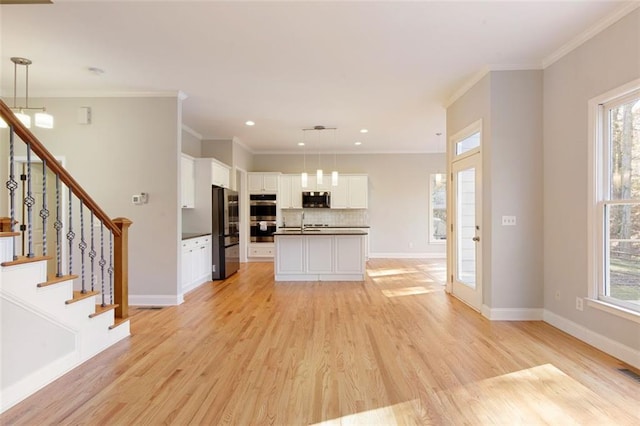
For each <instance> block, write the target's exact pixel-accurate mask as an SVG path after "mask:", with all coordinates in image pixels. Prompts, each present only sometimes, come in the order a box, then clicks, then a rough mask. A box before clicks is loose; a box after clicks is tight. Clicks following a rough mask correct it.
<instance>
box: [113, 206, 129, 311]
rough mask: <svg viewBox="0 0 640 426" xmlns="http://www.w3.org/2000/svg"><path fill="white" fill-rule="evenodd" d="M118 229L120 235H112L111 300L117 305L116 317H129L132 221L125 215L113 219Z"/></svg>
mask: <svg viewBox="0 0 640 426" xmlns="http://www.w3.org/2000/svg"><path fill="white" fill-rule="evenodd" d="M113 223H115V224H116V226H117V227H118V229H120V236H119V237H118V236H115V235H114V246H113V258H114V265H113V274H114V275H113V292H114V300H113V302H114V303H115V304H117V305H118V307H117V308H116V313H115V314H116V318H122V319H125V318H128V317H129V227H130V226H131V224H132V223H133V222H132V221H130V220H129V219H127V218H125V217H117V218H115V219H113Z"/></svg>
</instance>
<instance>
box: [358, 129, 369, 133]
mask: <svg viewBox="0 0 640 426" xmlns="http://www.w3.org/2000/svg"><path fill="white" fill-rule="evenodd" d="M367 132H369V131H368V130H367V129H360V133H367Z"/></svg>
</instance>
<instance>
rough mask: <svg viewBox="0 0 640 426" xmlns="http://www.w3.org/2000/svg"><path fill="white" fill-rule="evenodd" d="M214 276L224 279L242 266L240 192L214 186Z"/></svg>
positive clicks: (212, 192)
mask: <svg viewBox="0 0 640 426" xmlns="http://www.w3.org/2000/svg"><path fill="white" fill-rule="evenodd" d="M211 202H212V206H211V207H212V208H211V216H212V217H211V231H212V245H213V247H212V249H213V250H212V253H213V265H212V268H211V270H212V277H213V279H214V280H223V279H225V278H227V277H229V276H230V275H231V274H233V273H234V272H236V271H237V270H238V268H239V266H240V224H239V217H240V214H239V212H240V206H239V204H238V193H237V192H236V191H232V190H230V189H226V188H220V187H217V186H213V187H212V189H211Z"/></svg>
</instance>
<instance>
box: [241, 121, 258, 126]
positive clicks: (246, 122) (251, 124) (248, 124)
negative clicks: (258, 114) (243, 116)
mask: <svg viewBox="0 0 640 426" xmlns="http://www.w3.org/2000/svg"><path fill="white" fill-rule="evenodd" d="M244 124H246V125H247V126H255V125H256V123H254V122H253V121H251V120H249V121H245V122H244Z"/></svg>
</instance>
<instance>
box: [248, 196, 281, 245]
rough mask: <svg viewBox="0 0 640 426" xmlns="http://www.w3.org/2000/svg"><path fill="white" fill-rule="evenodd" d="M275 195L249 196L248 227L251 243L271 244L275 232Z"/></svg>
mask: <svg viewBox="0 0 640 426" xmlns="http://www.w3.org/2000/svg"><path fill="white" fill-rule="evenodd" d="M277 207H278V206H277V197H276V194H251V195H249V209H250V217H249V221H250V226H251V239H250V241H251V242H252V243H272V242H273V234H274V232H276V230H277V222H276V219H277V216H276V215H277Z"/></svg>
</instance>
